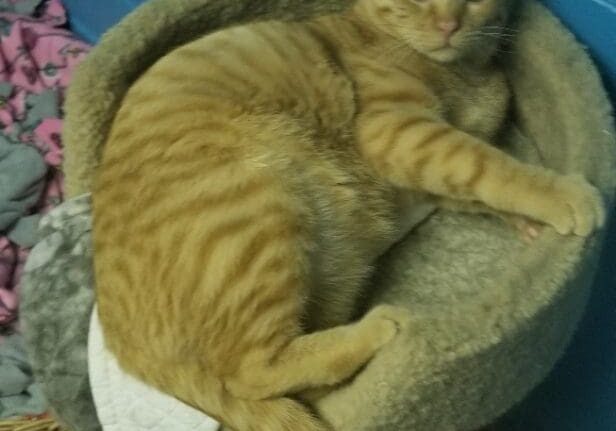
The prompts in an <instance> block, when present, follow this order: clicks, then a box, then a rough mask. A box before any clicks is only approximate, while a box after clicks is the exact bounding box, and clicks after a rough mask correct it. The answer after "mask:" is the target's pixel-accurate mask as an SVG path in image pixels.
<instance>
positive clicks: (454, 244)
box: [22, 0, 616, 431]
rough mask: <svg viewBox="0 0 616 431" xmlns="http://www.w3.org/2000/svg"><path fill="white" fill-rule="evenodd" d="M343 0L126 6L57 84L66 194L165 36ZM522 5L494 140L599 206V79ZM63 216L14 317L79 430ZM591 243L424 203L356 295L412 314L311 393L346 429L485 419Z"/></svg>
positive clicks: (74, 295)
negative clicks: (370, 354)
mask: <svg viewBox="0 0 616 431" xmlns="http://www.w3.org/2000/svg"><path fill="white" fill-rule="evenodd" d="M345 3H347V2H344V1H333V0H320V1H319V0H312V1H300V0H287V1H283V0H278V1H275V0H269V1H265V0H260V1H259V2H252V1H250V0H226V1H223V0H151V1H150V2H148V3H146V4H145V5H144V6H142V7H140V8H139V9H137V10H136V12H134V13H133V14H132V15H130V16H129V17H128V18H127V19H125V20H124V21H123V22H122V23H121V24H120V25H118V26H117V27H115V28H114V29H112V30H111V32H110V33H109V34H107V35H106V36H105V37H104V39H103V41H102V42H101V43H100V44H99V45H98V46H97V47H96V48H95V49H94V50H93V52H92V53H91V54H90V56H89V58H88V59H87V60H86V61H85V62H84V63H83V65H82V66H81V68H80V70H79V72H78V73H77V75H76V76H75V80H74V83H73V86H72V88H71V90H70V92H69V94H68V99H67V103H66V112H67V118H66V124H65V135H64V136H65V145H66V162H65V173H66V183H67V188H68V192H69V194H70V195H71V196H72V197H74V196H77V195H81V194H83V193H87V192H88V191H89V188H90V185H91V183H92V177H93V175H94V172H95V169H96V165H97V161H98V159H99V156H100V150H101V148H102V145H103V144H104V139H105V136H106V134H107V131H108V128H109V125H110V122H111V120H112V119H113V116H114V114H115V111H116V109H117V107H118V104H119V102H120V101H121V99H122V96H123V94H124V93H125V91H126V90H127V88H128V86H129V85H130V84H131V83H132V82H133V81H134V80H135V79H136V78H137V77H138V76H139V74H140V73H142V72H143V71H144V70H145V69H146V68H147V67H148V66H149V65H151V64H152V62H154V61H155V60H156V59H157V58H159V57H160V56H161V55H163V54H164V53H165V52H167V51H168V50H170V49H171V48H172V47H174V46H177V45H178V44H181V43H183V42H186V41H188V40H191V39H193V38H195V37H197V36H198V35H201V34H204V33H206V32H208V31H211V30H213V29H216V28H218V27H219V26H220V25H222V24H223V23H224V22H225V20H228V19H229V17H233V19H234V20H235V22H240V21H245V20H247V19H250V18H251V17H255V16H275V17H284V18H294V17H303V16H305V15H307V14H309V13H312V12H323V11H329V10H334V9H336V8H339V7H341V6H344V5H345ZM521 3H522V7H521V10H520V24H519V29H520V33H519V36H518V38H517V41H516V42H515V44H514V45H513V46H512V47H510V48H508V49H510V50H511V53H510V54H507V55H506V60H505V62H506V68H507V71H508V76H509V80H510V83H511V86H512V88H513V90H514V94H515V101H514V108H513V109H512V117H511V118H512V121H511V124H509V125H508V127H507V130H506V132H505V133H504V136H503V138H502V143H503V144H504V145H506V146H507V148H508V149H509V150H510V151H512V152H513V153H514V154H516V155H517V156H518V157H520V158H523V159H525V160H528V161H532V162H536V163H542V164H545V165H547V166H550V167H551V168H553V169H555V170H558V171H560V172H563V173H573V172H579V173H582V174H584V175H585V176H586V177H587V178H589V180H590V181H591V182H593V183H594V184H595V185H596V186H598V187H599V188H600V189H601V190H602V192H603V193H604V195H605V196H606V199H608V200H609V202H610V203H611V202H612V197H613V194H614V190H615V188H616V151H614V145H615V136H616V135H615V133H614V128H613V122H612V118H611V108H610V106H609V102H608V100H607V96H606V95H605V92H604V90H603V88H602V86H601V83H600V79H599V76H598V74H597V72H596V70H595V68H594V66H593V65H592V63H591V61H590V60H589V58H588V57H587V54H586V53H585V51H584V49H583V48H582V47H581V46H580V45H579V44H578V43H577V42H576V41H575V40H574V38H573V37H572V36H571V35H570V34H569V33H568V32H567V31H566V30H565V29H564V28H563V27H562V26H561V25H560V24H559V23H558V22H557V20H556V19H555V18H554V17H553V16H552V15H551V14H550V13H549V12H548V11H547V10H546V9H545V8H544V7H543V6H540V5H539V4H538V3H537V2H536V1H535V0H527V1H522V2H521ZM144 127H147V125H144ZM63 211H64V213H63ZM66 213H70V209H69V210H60V211H59V212H57V213H56V214H54V215H52V216H51V217H50V218H48V220H47V221H46V222H45V223H44V224H43V233H44V234H45V235H46V239H45V240H44V241H43V242H44V244H40V245H39V246H37V248H36V249H35V250H34V251H33V253H32V256H33V257H32V258H31V262H29V265H28V267H27V268H26V274H25V277H24V289H25V294H24V304H23V308H22V315H23V321H24V324H25V325H26V327H27V337H28V345H29V349H30V351H31V356H32V360H33V363H34V368H35V372H36V374H37V375H38V377H39V379H40V380H41V382H42V384H43V386H44V390H45V392H46V394H47V396H48V398H49V401H50V403H51V404H52V406H53V407H54V409H55V411H56V413H57V415H58V416H59V417H60V418H61V419H62V420H63V421H65V422H66V423H67V424H68V425H69V426H71V428H72V429H73V430H75V431H81V430H97V429H100V424H99V422H98V419H97V416H96V413H95V409H94V406H93V402H92V398H91V396H90V388H89V383H88V375H87V364H86V348H87V346H86V344H87V332H88V323H89V319H90V313H91V309H92V305H93V294H92V274H91V271H90V269H91V261H90V257H91V255H90V253H91V250H90V249H89V231H88V228H87V227H84V226H87V223H85V224H84V223H81V222H80V223H75V224H71V223H68V222H66V220H67V217H69V218H70V216H71V214H68V216H67V214H66ZM82 216H83V217H87V214H86V215H83V214H80V213H79V214H78V213H73V214H72V217H73V219H74V218H75V217H77V218H79V217H82ZM82 221H83V220H82ZM601 239H602V234H601V233H597V234H595V235H594V236H593V237H591V238H588V239H582V238H578V237H562V236H559V235H558V234H556V233H555V232H554V231H553V230H552V229H550V228H546V229H545V231H544V232H543V233H542V235H541V237H540V238H539V239H538V240H536V241H535V243H534V244H532V245H527V244H525V243H523V242H521V241H520V240H519V239H518V237H517V234H516V233H515V232H513V231H512V230H511V228H509V227H508V226H505V225H504V224H503V223H501V222H500V221H498V220H496V219H493V218H490V217H485V216H478V215H463V214H454V213H449V212H445V211H441V212H439V213H437V214H435V215H434V216H432V217H431V218H430V219H429V220H428V221H427V222H425V223H423V224H422V225H421V226H420V227H418V228H417V229H416V230H415V231H414V232H412V233H411V234H410V235H409V237H408V238H407V239H406V240H404V241H403V242H402V243H400V244H399V245H398V246H396V247H395V248H394V249H392V250H391V251H390V252H389V253H388V254H387V255H386V256H384V257H383V259H382V261H381V262H380V264H379V270H378V273H377V274H376V276H375V278H374V280H373V283H372V284H371V286H369V289H368V292H366V298H367V303H365V304H363V305H362V306H363V307H370V306H372V305H374V304H378V303H383V302H385V303H390V304H396V305H400V306H404V307H407V308H408V309H409V310H410V312H411V315H412V322H411V324H410V325H409V327H408V329H407V330H406V331H405V332H404V333H402V334H401V336H399V337H398V339H397V340H396V341H395V342H394V343H392V344H391V345H389V346H388V347H387V348H385V349H384V350H383V351H382V352H381V353H380V354H379V355H378V356H377V357H376V358H375V359H374V360H373V361H372V362H370V363H369V364H368V366H367V367H366V368H365V369H364V370H362V371H361V372H360V373H359V374H358V375H357V376H356V377H355V378H354V379H353V381H351V382H350V383H349V384H347V385H345V386H343V387H341V388H340V389H338V390H336V391H335V392H333V393H332V394H330V395H329V396H327V397H326V398H324V399H323V400H321V401H320V402H319V404H318V405H317V406H316V407H317V410H318V412H319V413H320V414H321V415H322V416H323V417H324V418H326V419H327V420H328V421H329V422H331V423H332V424H333V425H334V427H335V429H337V430H345V431H346V430H348V431H351V430H353V431H361V430H381V429H382V430H411V429H412V430H415V431H422V430H425V431H435V430H439V431H441V430H456V431H458V430H472V429H476V428H479V427H481V426H484V425H486V424H488V423H490V422H492V421H493V420H494V419H496V418H497V417H498V416H499V415H500V414H502V413H503V412H505V411H506V410H508V409H509V408H511V407H512V406H513V405H514V404H515V403H516V402H518V401H519V400H521V399H522V397H524V396H525V395H526V394H527V393H528V392H529V391H530V390H531V389H532V388H533V387H534V386H535V385H536V384H537V383H539V382H540V381H541V380H542V379H543V378H544V377H545V376H546V374H547V373H548V372H549V371H550V369H551V368H552V367H553V365H554V363H555V362H556V361H557V359H558V358H559V357H560V355H561V354H562V352H563V350H564V348H565V347H566V345H567V343H568V342H569V340H570V337H571V335H572V333H573V331H574V330H575V327H576V324H577V322H578V319H579V318H580V316H581V314H582V312H583V310H584V307H585V304H586V299H587V297H588V293H589V289H590V286H591V282H592V279H593V274H594V269H595V266H596V262H597V255H598V253H599V250H600V245H601Z"/></svg>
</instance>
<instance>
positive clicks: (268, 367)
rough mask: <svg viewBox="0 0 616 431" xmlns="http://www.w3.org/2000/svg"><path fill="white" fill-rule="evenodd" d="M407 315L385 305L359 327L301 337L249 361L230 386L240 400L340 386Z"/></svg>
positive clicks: (228, 388)
mask: <svg viewBox="0 0 616 431" xmlns="http://www.w3.org/2000/svg"><path fill="white" fill-rule="evenodd" d="M407 316H408V314H407V311H406V310H404V309H400V308H398V307H393V306H389V305H379V306H377V307H375V308H374V309H372V310H371V311H370V312H369V313H368V314H367V315H366V316H364V318H363V319H361V320H359V321H358V322H356V323H353V324H350V325H344V326H338V327H334V328H331V329H327V330H323V331H319V332H315V333H312V334H307V335H301V336H299V337H296V338H294V339H291V340H289V342H288V343H287V344H286V345H285V346H284V347H283V348H282V349H280V350H278V351H276V352H272V353H271V354H270V355H265V356H263V355H260V356H259V358H260V359H259V360H256V361H251V360H250V359H246V360H245V361H243V363H242V366H241V367H240V368H239V370H238V371H237V372H236V373H235V374H234V375H232V376H228V377H227V378H226V379H225V387H226V389H227V390H228V391H229V392H230V393H231V394H233V395H234V396H236V397H238V398H242V399H253V400H258V399H266V398H272V397H277V396H281V395H285V394H295V393H298V392H301V391H302V390H305V389H309V388H314V387H320V386H330V385H335V384H337V383H340V382H341V381H343V380H345V379H347V378H348V377H351V376H352V375H353V374H355V373H356V372H357V371H358V370H359V369H360V368H361V367H362V366H363V365H365V364H366V363H367V362H368V361H369V360H370V359H371V358H372V357H373V356H374V355H375V353H376V352H377V351H378V350H379V349H380V348H381V347H382V346H383V345H385V344H386V343H388V342H389V341H391V340H392V339H393V338H394V336H395V335H396V333H397V332H398V330H399V327H400V326H401V325H403V324H404V322H406V321H407ZM264 358H265V359H264Z"/></svg>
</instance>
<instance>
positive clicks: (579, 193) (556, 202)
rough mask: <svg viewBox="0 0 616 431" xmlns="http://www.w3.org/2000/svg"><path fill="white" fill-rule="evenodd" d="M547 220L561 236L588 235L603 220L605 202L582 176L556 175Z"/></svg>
mask: <svg viewBox="0 0 616 431" xmlns="http://www.w3.org/2000/svg"><path fill="white" fill-rule="evenodd" d="M545 204H546V208H545V210H546V214H545V219H544V220H543V221H545V222H546V223H548V224H550V225H552V226H553V227H554V228H555V229H556V231H557V232H558V233H560V234H562V235H570V234H575V235H578V236H588V235H590V234H591V233H592V232H593V231H594V230H595V229H598V228H600V227H601V226H603V224H604V223H605V204H604V202H603V198H602V197H601V194H600V193H599V190H597V189H596V188H595V187H594V186H592V185H591V184H590V183H589V182H588V181H586V179H584V178H583V177H582V176H581V175H568V176H560V177H557V178H556V179H555V181H554V183H553V186H552V188H551V190H550V192H549V193H548V196H547V200H546V202H545Z"/></svg>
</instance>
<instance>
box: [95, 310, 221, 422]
mask: <svg viewBox="0 0 616 431" xmlns="http://www.w3.org/2000/svg"><path fill="white" fill-rule="evenodd" d="M88 367H89V371H90V384H91V386H92V395H93V397H94V403H95V405H96V410H97V413H98V417H99V420H100V422H101V424H102V426H103V430H104V431H216V430H218V427H219V424H218V423H217V422H216V421H214V420H213V419H212V418H210V417H208V416H206V415H205V414H203V413H202V412H200V411H198V410H195V409H193V408H192V407H189V406H187V405H186V404H184V403H182V402H180V401H178V400H177V399H175V398H172V397H170V396H168V395H165V394H163V393H161V392H159V391H158V390H156V389H154V388H151V387H149V386H147V385H145V384H143V383H142V382H140V381H139V380H137V379H135V378H133V377H132V376H129V375H128V374H126V373H124V372H123V371H122V370H121V369H120V368H119V366H118V363H117V361H116V359H115V358H114V357H113V355H112V354H111V352H109V351H108V350H107V349H106V348H105V344H104V341H103V334H102V330H101V327H100V323H99V320H98V313H97V311H96V307H94V311H93V312H92V317H91V320H90V334H89V340H88Z"/></svg>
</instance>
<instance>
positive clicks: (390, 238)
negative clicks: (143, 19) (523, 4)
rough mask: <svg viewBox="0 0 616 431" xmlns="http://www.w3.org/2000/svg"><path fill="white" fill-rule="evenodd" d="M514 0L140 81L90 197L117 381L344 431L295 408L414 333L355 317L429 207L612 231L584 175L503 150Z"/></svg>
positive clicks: (433, 10) (400, 10)
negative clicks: (132, 379) (381, 269)
mask: <svg viewBox="0 0 616 431" xmlns="http://www.w3.org/2000/svg"><path fill="white" fill-rule="evenodd" d="M510 3H511V2H510V1H507V0H479V1H468V0H424V1H418V0H359V1H358V2H357V3H356V4H355V6H353V7H352V8H351V9H350V10H348V11H347V12H345V13H343V14H340V15H335V16H325V17H319V18H316V19H313V20H312V21H307V22H299V23H298V22H294V23H283V22H263V23H256V24H250V25H245V26H239V27H234V28H230V29H227V30H223V31H220V32H217V33H214V34H211V35H208V36H205V37H203V38H202V39H199V40H196V41H194V42H191V43H189V44H187V45H185V46H182V47H179V48H177V49H176V50H174V51H173V52H171V53H170V54H168V55H167V56H165V57H163V58H162V59H161V60H160V61H158V62H157V63H156V64H155V65H154V66H153V67H152V68H151V69H150V70H149V71H148V72H147V73H145V74H144V75H143V76H142V77H141V78H140V79H139V80H138V81H137V82H136V83H135V84H134V85H133V86H132V88H131V89H130V90H129V92H128V94H127V95H126V98H125V99H124V101H123V103H122V106H121V108H120V110H119V112H118V115H117V117H116V119H115V121H114V124H113V126H112V130H111V133H110V136H109V138H108V142H107V145H106V147H105V151H104V155H103V160H102V163H101V166H100V168H99V170H98V172H97V180H96V185H95V189H94V192H93V196H94V246H95V269H96V283H97V298H98V304H99V305H98V306H99V313H100V319H101V323H102V325H103V329H104V333H105V337H106V340H107V344H108V347H109V348H110V349H111V350H112V351H113V352H114V354H115V355H116V356H117V358H118V360H119V362H120V364H121V366H122V367H123V368H124V369H126V370H127V371H128V372H130V373H132V374H134V375H136V376H138V377H139V378H141V379H142V380H144V381H145V382H147V383H149V384H151V385H153V386H155V387H157V388H159V389H161V390H163V391H165V392H167V393H169V394H172V395H173V396H175V397H177V398H179V399H181V400H183V401H185V402H186V403H188V404H190V405H192V406H194V407H196V408H198V409H201V410H203V411H205V412H206V413H208V414H210V415H212V416H213V417H216V418H218V419H219V420H220V421H222V422H223V423H224V424H225V425H226V426H228V427H229V428H231V429H234V430H236V431H260V430H263V431H284V430H294V431H324V430H328V429H330V428H329V426H328V425H327V424H326V423H325V422H324V421H323V420H322V419H320V418H318V417H317V416H315V415H314V414H313V413H312V412H311V410H310V409H309V407H308V406H307V405H305V404H303V403H301V402H300V401H299V399H300V398H301V395H302V393H309V392H310V393H313V392H312V391H314V390H317V391H322V390H323V389H327V388H328V387H332V386H335V385H337V384H339V383H341V382H342V381H344V380H345V379H347V378H349V377H351V376H352V375H353V374H354V373H356V372H357V370H358V369H360V368H361V366H362V365H364V364H365V363H366V362H367V361H369V360H370V358H371V357H373V355H374V354H375V353H376V352H377V351H378V350H379V349H380V348H381V347H382V346H383V345H384V344H386V343H388V342H389V341H390V340H392V338H393V337H394V336H395V334H396V332H397V330H398V328H399V327H400V325H402V324H405V322H406V321H407V317H406V313H405V311H404V310H401V309H398V308H395V307H391V306H386V305H383V306H379V307H377V308H375V309H373V310H371V311H370V312H368V314H366V315H365V316H364V317H363V318H361V319H360V320H357V321H353V318H354V317H355V316H354V315H353V311H352V310H353V309H354V306H355V302H356V300H357V299H358V296H359V293H360V292H361V287H362V286H363V285H364V283H365V281H366V279H367V277H368V276H369V275H370V272H371V267H372V265H373V263H374V262H375V260H376V259H377V257H378V256H379V255H381V254H382V253H383V251H384V250H386V249H387V248H388V247H390V246H391V245H392V244H393V243H394V242H395V241H397V240H399V239H400V238H401V237H402V236H404V235H405V233H406V232H407V230H408V225H409V220H410V217H411V213H412V211H413V209H414V208H415V207H417V206H419V205H420V204H426V203H428V204H430V205H434V206H447V207H451V206H453V207H455V208H459V209H460V210H467V211H468V210H470V211H474V210H479V211H489V210H492V211H496V212H499V213H501V212H502V213H506V214H511V215H520V216H523V217H527V218H529V219H533V220H536V221H538V222H543V223H547V224H550V225H552V226H554V227H555V228H556V229H557V230H558V231H559V232H561V233H563V234H571V233H575V234H578V235H587V234H589V233H590V232H591V231H592V230H593V229H595V228H596V227H597V226H599V225H600V224H601V223H602V221H603V206H602V203H601V200H600V197H599V195H598V193H597V192H596V190H595V189H594V188H593V187H592V186H591V185H589V184H588V183H587V182H586V181H584V180H583V179H582V178H579V177H568V176H559V175H557V174H556V173H554V172H551V171H549V170H546V169H543V168H539V167H531V166H528V165H525V164H522V163H520V162H518V161H516V160H514V159H513V158H511V157H509V156H507V155H505V154H504V153H503V152H501V151H500V150H498V149H496V148H495V147H493V146H491V145H490V144H489V140H490V139H492V138H493V137H494V136H495V134H496V132H497V130H498V129H499V128H500V127H501V124H502V122H503V119H504V116H505V113H506V111H507V106H508V99H509V96H508V89H507V85H506V82H505V79H504V76H503V73H502V71H501V70H500V69H499V67H498V65H497V63H496V62H495V61H494V57H495V53H496V51H497V50H498V46H499V43H500V42H501V39H503V38H505V37H507V36H508V35H509V33H508V32H509V31H510V30H509V27H507V19H508V15H509V12H510V9H511V6H512V5H511V4H510Z"/></svg>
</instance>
